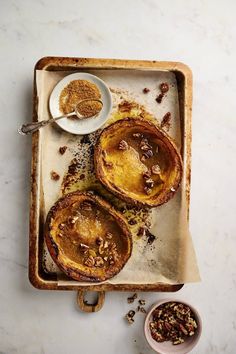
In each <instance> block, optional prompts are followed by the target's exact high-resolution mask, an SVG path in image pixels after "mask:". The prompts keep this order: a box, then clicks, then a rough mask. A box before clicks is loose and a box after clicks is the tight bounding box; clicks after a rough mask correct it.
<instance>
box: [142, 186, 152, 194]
mask: <svg viewBox="0 0 236 354" xmlns="http://www.w3.org/2000/svg"><path fill="white" fill-rule="evenodd" d="M144 192H145V193H146V194H147V195H149V194H151V193H152V188H149V187H147V186H145V187H144Z"/></svg>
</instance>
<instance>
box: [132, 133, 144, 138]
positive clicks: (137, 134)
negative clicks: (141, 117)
mask: <svg viewBox="0 0 236 354" xmlns="http://www.w3.org/2000/svg"><path fill="white" fill-rule="evenodd" d="M133 137H134V138H142V134H141V133H134V134H133Z"/></svg>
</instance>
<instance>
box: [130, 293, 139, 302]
mask: <svg viewBox="0 0 236 354" xmlns="http://www.w3.org/2000/svg"><path fill="white" fill-rule="evenodd" d="M137 297H138V295H137V294H136V293H135V294H133V295H132V296H130V297H128V298H127V302H128V304H131V303H133V302H134V300H135V299H137Z"/></svg>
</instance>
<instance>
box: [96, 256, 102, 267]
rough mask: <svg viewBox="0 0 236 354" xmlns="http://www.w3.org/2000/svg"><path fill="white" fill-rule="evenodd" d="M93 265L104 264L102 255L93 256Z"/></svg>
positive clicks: (99, 265) (100, 265)
mask: <svg viewBox="0 0 236 354" xmlns="http://www.w3.org/2000/svg"><path fill="white" fill-rule="evenodd" d="M94 265H95V267H102V266H103V265H104V260H103V259H102V257H95V258H94Z"/></svg>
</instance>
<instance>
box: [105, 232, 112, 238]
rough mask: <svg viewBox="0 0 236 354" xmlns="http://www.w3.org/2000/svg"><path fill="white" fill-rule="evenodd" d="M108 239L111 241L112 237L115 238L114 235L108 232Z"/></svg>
mask: <svg viewBox="0 0 236 354" xmlns="http://www.w3.org/2000/svg"><path fill="white" fill-rule="evenodd" d="M106 237H107V239H108V240H111V239H112V237H113V235H112V233H111V232H107V233H106Z"/></svg>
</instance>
